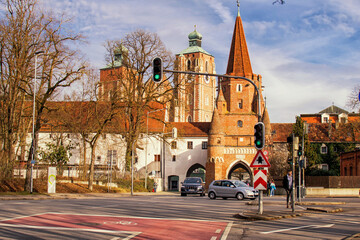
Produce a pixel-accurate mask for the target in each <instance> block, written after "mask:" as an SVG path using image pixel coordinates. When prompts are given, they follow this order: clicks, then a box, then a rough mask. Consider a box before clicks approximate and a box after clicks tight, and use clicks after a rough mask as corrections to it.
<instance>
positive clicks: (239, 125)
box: [237, 120, 243, 128]
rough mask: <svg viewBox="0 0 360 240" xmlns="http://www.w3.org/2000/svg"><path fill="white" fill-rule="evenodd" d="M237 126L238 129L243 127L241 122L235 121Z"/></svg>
mask: <svg viewBox="0 0 360 240" xmlns="http://www.w3.org/2000/svg"><path fill="white" fill-rule="evenodd" d="M237 126H238V127H239V128H242V127H243V121H241V120H239V121H237Z"/></svg>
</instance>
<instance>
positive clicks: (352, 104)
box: [346, 84, 360, 113]
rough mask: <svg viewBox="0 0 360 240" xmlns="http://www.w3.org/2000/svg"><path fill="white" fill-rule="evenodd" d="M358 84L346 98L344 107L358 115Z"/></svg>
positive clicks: (359, 86) (359, 90)
mask: <svg viewBox="0 0 360 240" xmlns="http://www.w3.org/2000/svg"><path fill="white" fill-rule="evenodd" d="M359 96H360V84H358V85H356V86H355V87H354V88H353V90H352V91H351V93H350V94H349V96H348V99H347V103H346V106H347V107H349V108H350V109H352V110H353V111H356V112H359V113H360V99H359V98H360V97H359Z"/></svg>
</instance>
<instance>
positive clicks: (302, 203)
mask: <svg viewBox="0 0 360 240" xmlns="http://www.w3.org/2000/svg"><path fill="white" fill-rule="evenodd" d="M246 204H247V205H254V206H256V205H259V202H258V201H257V200H254V201H250V202H247V203H246ZM263 204H265V205H282V204H284V201H272V202H266V201H264V202H263ZM345 204H346V203H345V202H295V205H300V206H309V205H317V206H320V205H345Z"/></svg>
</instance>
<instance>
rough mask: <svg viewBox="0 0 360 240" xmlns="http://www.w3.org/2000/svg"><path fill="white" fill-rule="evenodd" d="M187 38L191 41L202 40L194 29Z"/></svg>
mask: <svg viewBox="0 0 360 240" xmlns="http://www.w3.org/2000/svg"><path fill="white" fill-rule="evenodd" d="M188 38H189V40H193V39H198V40H201V39H202V35H201V34H200V33H199V32H198V31H196V29H195V30H194V31H193V32H191V33H190V34H189V35H188Z"/></svg>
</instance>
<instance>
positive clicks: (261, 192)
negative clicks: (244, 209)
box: [259, 190, 264, 214]
mask: <svg viewBox="0 0 360 240" xmlns="http://www.w3.org/2000/svg"><path fill="white" fill-rule="evenodd" d="M262 198H263V190H260V191H259V214H263V210H264V207H263V200H262Z"/></svg>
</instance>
